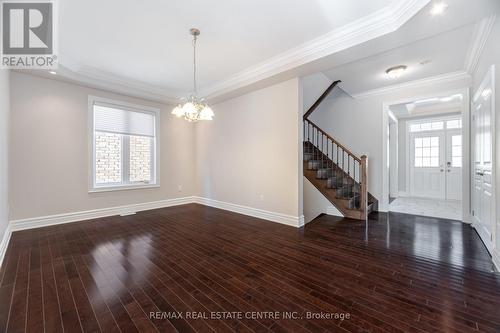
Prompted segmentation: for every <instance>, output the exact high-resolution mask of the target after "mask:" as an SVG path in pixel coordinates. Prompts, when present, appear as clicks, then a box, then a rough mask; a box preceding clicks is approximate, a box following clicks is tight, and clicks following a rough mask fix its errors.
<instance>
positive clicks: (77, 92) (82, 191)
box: [2, 73, 195, 220]
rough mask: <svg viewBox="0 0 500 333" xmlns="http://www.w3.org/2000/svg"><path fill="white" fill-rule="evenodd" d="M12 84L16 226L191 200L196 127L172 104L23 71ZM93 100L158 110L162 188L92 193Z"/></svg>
mask: <svg viewBox="0 0 500 333" xmlns="http://www.w3.org/2000/svg"><path fill="white" fill-rule="evenodd" d="M10 84H11V108H12V114H11V137H10V139H11V149H10V155H9V156H10V161H9V165H10V175H9V179H10V186H9V187H10V189H9V196H10V202H11V207H10V208H11V211H10V213H11V220H17V219H25V218H31V217H40V216H47V215H54V214H61V213H69V212H79V211H86V210H93V209H99V208H109V207H116V206H122V205H129V204H136V203H145V202H152V201H158V200H164V199H170V198H176V197H185V196H191V195H194V193H195V180H194V176H195V172H194V158H193V156H194V129H193V125H192V124H189V123H187V122H186V121H184V120H182V119H176V118H174V117H172V116H171V115H170V111H171V107H170V106H168V105H158V104H155V103H150V102H147V101H142V100H137V99H132V98H128V97H125V96H121V95H116V94H112V93H107V92H104V91H100V90H95V89H90V88H86V87H82V86H79V85H75V84H70V83H64V82H60V81H55V80H50V79H45V78H40V77H36V76H31V75H27V74H21V73H11V79H10ZM89 95H95V96H102V97H106V98H111V99H117V100H123V101H126V102H131V103H135V104H142V105H147V106H153V107H158V108H161V111H162V112H161V129H160V132H161V134H160V137H161V138H160V147H161V161H160V163H161V170H160V181H161V186H160V187H159V188H152V189H141V190H139V189H138V190H124V191H114V192H103V193H92V194H90V193H88V173H89V170H88V165H89V163H88V160H89V158H90V157H89V152H88V139H87V138H88V135H87V117H88V96H89ZM2 101H3V98H2ZM2 133H3V131H2ZM2 160H3V159H2ZM178 185H182V187H183V190H182V192H179V191H178Z"/></svg>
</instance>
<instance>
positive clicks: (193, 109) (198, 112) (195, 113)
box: [172, 28, 214, 122]
mask: <svg viewBox="0 0 500 333" xmlns="http://www.w3.org/2000/svg"><path fill="white" fill-rule="evenodd" d="M189 32H190V34H191V35H192V36H193V93H192V94H191V95H190V96H189V97H185V98H183V99H181V103H180V104H179V105H177V106H176V107H175V108H174V109H173V110H172V114H174V115H176V116H177V117H179V118H180V117H184V119H186V120H187V121H191V122H195V121H198V120H212V118H213V116H214V112H213V111H212V109H211V108H210V106H208V104H207V102H206V101H205V99H204V98H199V97H198V87H197V84H196V41H197V39H198V36H199V35H200V30H198V29H196V28H193V29H191V30H190V31H189Z"/></svg>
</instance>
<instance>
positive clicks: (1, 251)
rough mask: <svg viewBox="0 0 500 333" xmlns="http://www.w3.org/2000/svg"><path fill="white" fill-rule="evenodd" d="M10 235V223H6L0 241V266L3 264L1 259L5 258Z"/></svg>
mask: <svg viewBox="0 0 500 333" xmlns="http://www.w3.org/2000/svg"><path fill="white" fill-rule="evenodd" d="M10 236H12V230H11V228H10V224H7V228H5V232H4V234H3V237H2V241H1V243H0V267H1V266H2V264H3V259H4V258H5V253H6V252H7V246H8V245H9V241H10Z"/></svg>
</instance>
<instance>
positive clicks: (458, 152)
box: [451, 135, 462, 168]
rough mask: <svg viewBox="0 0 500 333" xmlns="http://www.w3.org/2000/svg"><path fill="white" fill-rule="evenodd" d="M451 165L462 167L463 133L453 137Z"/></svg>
mask: <svg viewBox="0 0 500 333" xmlns="http://www.w3.org/2000/svg"><path fill="white" fill-rule="evenodd" d="M451 166H452V167H454V168H461V167H462V135H452V137H451Z"/></svg>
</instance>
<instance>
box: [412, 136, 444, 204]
mask: <svg viewBox="0 0 500 333" xmlns="http://www.w3.org/2000/svg"><path fill="white" fill-rule="evenodd" d="M444 139H445V138H444V132H442V131H439V132H430V133H412V135H411V136H410V140H411V141H410V142H411V146H410V149H411V154H410V156H411V157H412V158H411V161H410V163H411V164H410V169H411V193H412V195H413V196H418V197H426V198H435V199H445V194H446V179H445V178H446V176H445V172H444V171H445V169H444V163H445V161H444V158H445V156H444V150H445V142H444V141H445V140H444Z"/></svg>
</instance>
